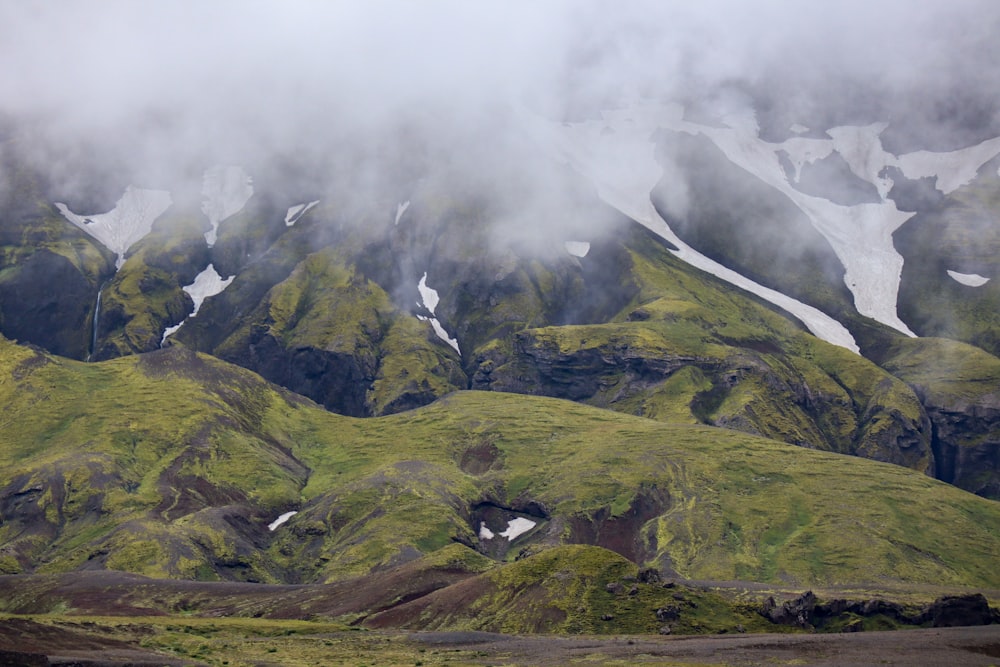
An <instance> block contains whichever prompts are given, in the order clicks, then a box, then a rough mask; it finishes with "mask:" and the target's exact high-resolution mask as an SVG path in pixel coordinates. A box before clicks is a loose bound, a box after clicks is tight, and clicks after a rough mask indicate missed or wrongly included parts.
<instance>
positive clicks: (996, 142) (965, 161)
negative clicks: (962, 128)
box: [899, 137, 1000, 195]
mask: <svg viewBox="0 0 1000 667" xmlns="http://www.w3.org/2000/svg"><path fill="white" fill-rule="evenodd" d="M996 155H1000V137H996V138H993V139H988V140H986V141H984V142H982V143H980V144H977V145H975V146H969V147H968V148H962V149H960V150H957V151H951V152H950V153H932V152H930V151H917V152H915V153H907V154H906V155H900V156H899V168H900V169H902V171H903V174H905V175H906V177H907V178H914V179H916V178H925V177H928V176H934V177H936V180H935V187H937V189H938V190H940V191H941V192H943V193H944V194H946V195H947V194H950V193H952V192H954V191H955V190H957V189H958V188H960V187H962V186H963V185H968V184H969V183H970V182H972V179H974V178H975V177H976V174H977V173H978V172H979V169H980V167H982V166H983V165H984V164H986V163H987V162H989V161H990V160H992V159H993V158H994V157H995V156H996Z"/></svg>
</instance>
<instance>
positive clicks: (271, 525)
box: [267, 512, 298, 531]
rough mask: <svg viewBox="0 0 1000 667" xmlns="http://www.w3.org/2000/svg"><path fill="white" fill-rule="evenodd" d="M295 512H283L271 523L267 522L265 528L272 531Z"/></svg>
mask: <svg viewBox="0 0 1000 667" xmlns="http://www.w3.org/2000/svg"><path fill="white" fill-rule="evenodd" d="M296 514H298V512H285V513H284V514H282V515H281V516H279V517H278V518H277V519H275V520H274V521H272V522H271V523H269V524H267V529H268V530H270V531H274V529H276V528H277V527H278V526H280V525H281V524H283V523H285V522H286V521H288V520H289V519H291V518H292V517H293V516H295V515H296Z"/></svg>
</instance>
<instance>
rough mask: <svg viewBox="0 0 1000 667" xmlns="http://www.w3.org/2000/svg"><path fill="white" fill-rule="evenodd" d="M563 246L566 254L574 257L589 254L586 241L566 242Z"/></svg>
mask: <svg viewBox="0 0 1000 667" xmlns="http://www.w3.org/2000/svg"><path fill="white" fill-rule="evenodd" d="M563 245H565V246H566V252H568V253H569V254H571V255H573V256H574V257H586V256H587V253H588V252H590V243H588V242H587V241H566V242H565V243H564V244H563Z"/></svg>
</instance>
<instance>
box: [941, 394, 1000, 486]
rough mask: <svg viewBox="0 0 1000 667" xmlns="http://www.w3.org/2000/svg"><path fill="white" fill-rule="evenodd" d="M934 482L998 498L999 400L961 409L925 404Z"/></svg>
mask: <svg viewBox="0 0 1000 667" xmlns="http://www.w3.org/2000/svg"><path fill="white" fill-rule="evenodd" d="M926 407H927V414H928V415H929V416H930V418H931V422H932V423H933V425H934V438H933V440H932V445H933V447H934V458H935V460H936V461H937V467H938V474H937V477H938V479H940V480H942V481H945V482H948V483H949V484H954V485H955V486H957V487H959V488H962V489H965V490H967V491H971V492H973V493H976V494H978V495H981V496H985V497H986V498H994V499H998V498H1000V398H998V399H997V400H995V401H994V400H985V401H979V402H978V404H971V405H964V406H956V405H952V406H943V405H934V404H933V403H931V401H927V403H926Z"/></svg>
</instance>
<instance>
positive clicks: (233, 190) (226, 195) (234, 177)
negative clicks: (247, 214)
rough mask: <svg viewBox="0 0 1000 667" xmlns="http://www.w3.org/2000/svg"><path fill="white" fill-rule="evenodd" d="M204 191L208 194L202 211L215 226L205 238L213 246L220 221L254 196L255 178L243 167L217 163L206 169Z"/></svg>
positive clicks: (241, 207) (202, 191)
mask: <svg viewBox="0 0 1000 667" xmlns="http://www.w3.org/2000/svg"><path fill="white" fill-rule="evenodd" d="M201 194H202V195H203V196H204V197H205V201H204V203H202V205H201V210H202V212H203V213H204V214H205V215H206V216H208V222H209V224H211V225H212V228H211V229H210V230H208V231H207V232H205V241H207V242H208V246H209V247H212V246H214V245H215V241H216V240H217V239H218V236H219V223H220V222H222V221H223V220H225V219H226V218H228V217H230V216H232V215H235V214H236V213H239V212H240V211H241V210H242V209H243V207H244V206H246V203H247V201H249V200H250V197H251V196H253V185H252V179H251V178H250V176H249V175H247V173H246V172H245V171H243V167H239V166H235V165H229V166H223V165H216V166H214V167H212V168H211V169H208V170H207V171H206V172H205V176H204V179H203V180H202V186H201Z"/></svg>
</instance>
